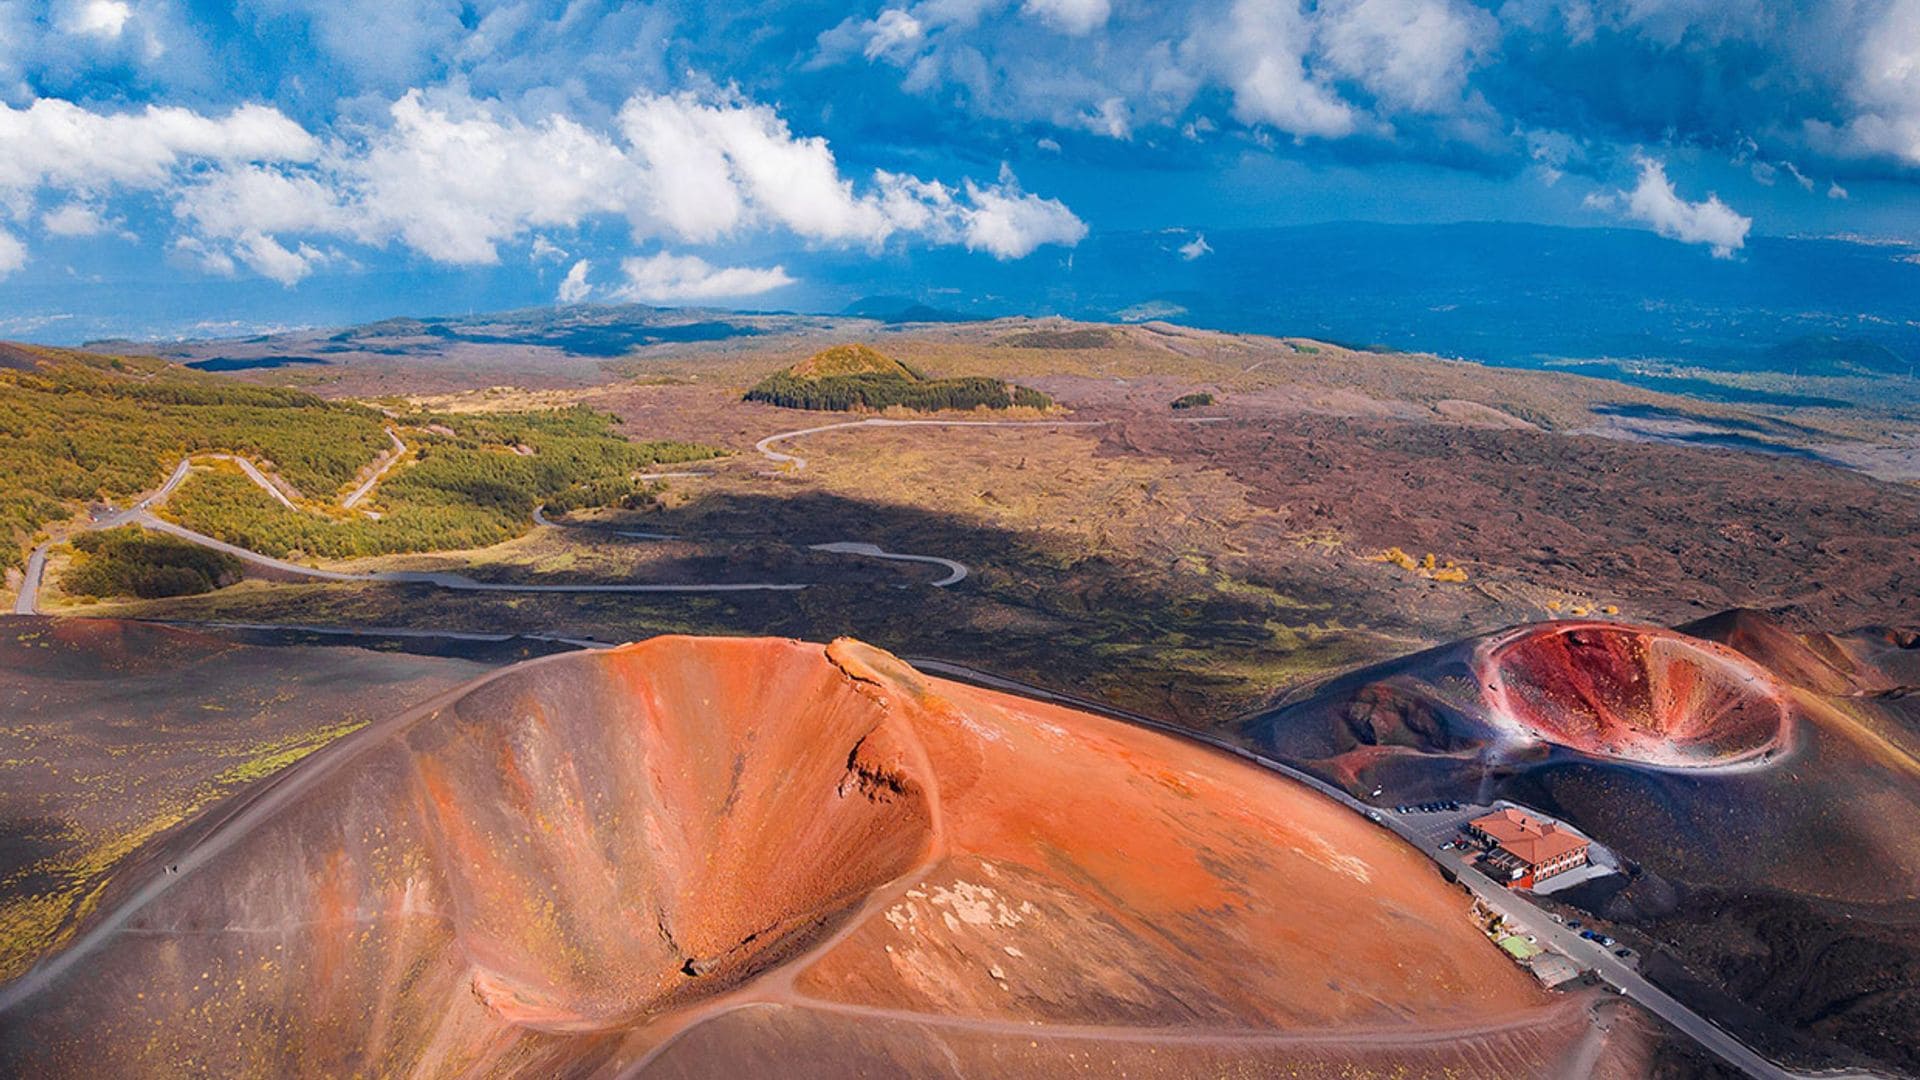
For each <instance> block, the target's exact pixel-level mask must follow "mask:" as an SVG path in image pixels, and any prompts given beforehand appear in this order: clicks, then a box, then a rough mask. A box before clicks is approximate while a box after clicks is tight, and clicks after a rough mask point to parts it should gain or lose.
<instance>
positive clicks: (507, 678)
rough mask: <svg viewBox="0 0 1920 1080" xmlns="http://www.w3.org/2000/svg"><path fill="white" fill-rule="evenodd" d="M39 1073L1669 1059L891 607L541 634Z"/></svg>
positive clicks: (248, 835)
mask: <svg viewBox="0 0 1920 1080" xmlns="http://www.w3.org/2000/svg"><path fill="white" fill-rule="evenodd" d="M224 813H225V815H226V817H225V820H224V821H223V822H222V824H221V825H220V826H219V827H217V828H215V829H213V830H212V831H210V832H207V833H205V834H203V836H202V839H201V840H200V841H198V843H197V845H196V846H194V847H192V848H189V849H186V850H181V851H179V852H176V853H172V854H171V855H170V856H169V860H170V863H171V864H172V865H177V867H178V870H177V872H171V871H163V872H162V873H161V874H160V875H159V876H158V877H156V878H155V879H154V880H153V881H151V882H148V883H146V885H145V886H144V887H143V888H140V889H137V890H135V891H134V892H133V899H132V900H131V901H130V902H129V903H127V904H125V905H122V906H121V907H119V908H117V909H115V910H113V911H110V912H107V913H105V914H103V915H102V916H101V917H100V918H99V920H98V921H97V922H96V923H95V924H94V925H93V926H92V928H91V929H90V930H88V931H86V932H85V933H83V934H82V936H81V937H80V939H79V943H78V944H77V945H76V946H75V947H74V948H72V949H69V950H68V951H67V952H66V953H64V954H61V955H60V956H58V957H56V958H55V959H54V961H52V962H51V963H50V964H49V965H45V966H43V967H41V968H40V969H37V970H36V971H35V972H33V973H30V974H29V975H27V976H25V977H23V978H22V979H20V980H17V981H16V982H15V983H13V984H10V985H9V986H5V987H0V1073H4V1074H8V1075H32V1076H43V1077H57V1076H74V1075H80V1076H86V1077H95V1076H103V1075H162V1074H165V1075H173V1074H181V1075H184V1074H189V1073H192V1074H199V1073H201V1072H211V1073H214V1074H221V1075H235V1074H246V1075H256V1074H258V1075H286V1074H307V1075H328V1076H345V1075H383V1076H394V1075H409V1076H455V1075H460V1076H465V1075H489V1076H494V1075H519V1076H539V1077H546V1076H557V1075H567V1076H594V1075H660V1076H678V1075H689V1076H716V1075H779V1076H832V1077H841V1076H853V1075H899V1074H912V1075H923V1074H929V1073H939V1074H943V1075H944V1074H952V1073H960V1074H964V1075H993V1076H1009V1075H1012V1076H1018V1075H1059V1074H1061V1073H1064V1072H1069V1071H1073V1072H1091V1073H1095V1074H1102V1075H1118V1074H1121V1073H1126V1074H1129V1075H1135V1076H1184V1075H1193V1074H1196V1073H1206V1074H1214V1073H1220V1072H1228V1071H1232V1072H1244V1073H1250V1074H1262V1075H1273V1074H1276V1073H1280V1072H1287V1073H1291V1074H1297V1075H1312V1076H1321V1075H1327V1076H1332V1075H1352V1074H1355V1073H1367V1074H1371V1073H1374V1072H1376V1071H1394V1072H1395V1073H1396V1074H1399V1073H1404V1074H1408V1075H1437V1074H1442V1073H1445V1074H1447V1075H1471V1076H1501V1077H1517V1076H1547V1075H1561V1074H1563V1073H1566V1072H1567V1071H1568V1070H1569V1069H1575V1068H1577V1069H1578V1070H1579V1071H1580V1072H1581V1074H1582V1075H1594V1074H1598V1075H1611V1076H1621V1077H1625V1076H1633V1075H1640V1074H1642V1073H1643V1072H1644V1070H1645V1068H1646V1066H1647V1064H1648V1062H1647V1059H1646V1056H1645V1052H1646V1042H1645V1039H1644V1038H1643V1037H1642V1036H1643V1034H1644V1030H1645V1029H1643V1028H1639V1027H1636V1026H1635V1025H1634V1024H1628V1025H1620V1026H1616V1027H1615V1028H1614V1030H1613V1031H1612V1033H1610V1034H1603V1033H1601V1032H1599V1031H1597V1030H1595V1029H1593V1028H1592V1027H1591V1026H1590V1022H1589V1019H1588V1012H1587V1005H1588V1004H1589V1003H1588V1001H1586V1000H1585V999H1583V998H1579V997H1573V998H1567V997H1555V996H1550V995H1548V994H1546V993H1545V992H1543V991H1541V990H1540V989H1539V988H1538V987H1537V986H1536V985H1534V983H1533V982H1532V981H1531V979H1530V978H1529V977H1528V976H1527V975H1525V974H1524V973H1523V972H1522V971H1521V970H1520V969H1519V968H1517V967H1516V966H1515V965H1513V964H1512V963H1510V962H1509V961H1508V960H1507V959H1506V958H1505V957H1504V956H1503V955H1501V954H1500V953H1499V952H1498V951H1497V950H1496V949H1494V948H1493V947H1492V946H1491V945H1489V944H1488V942H1487V941H1486V939H1485V938H1484V937H1482V936H1481V935H1480V934H1479V933H1478V932H1477V931H1476V930H1475V929H1474V928H1473V927H1472V926H1471V925H1470V923H1469V922H1468V920H1467V917H1466V910H1465V909H1466V903H1465V897H1464V895H1463V894H1462V893H1461V892H1460V891H1458V890H1457V889H1456V888H1454V887H1452V886H1449V885H1447V884H1446V883H1445V882H1443V881H1442V880H1441V878H1440V877H1439V876H1438V875H1437V874H1436V873H1435V871H1434V869H1433V867H1432V866H1431V865H1430V864H1429V863H1428V862H1427V861H1426V860H1425V859H1424V858H1423V857H1422V856H1421V855H1420V854H1419V853H1417V852H1415V851H1414V850H1413V849H1411V848H1410V847H1407V846H1406V845H1404V844H1403V843H1401V842H1400V841H1399V840H1397V839H1396V838H1394V837H1393V836H1392V835H1391V834H1389V833H1387V832H1385V831H1383V830H1380V829H1378V828H1376V827H1374V826H1373V825H1371V824H1369V823H1368V822H1366V821H1365V820H1363V819H1362V818H1360V817H1358V816H1357V815H1354V814H1352V813H1351V812H1349V811H1347V810H1346V809H1344V808H1342V807H1340V806H1338V805H1336V804H1334V803H1332V802H1330V801H1329V800H1326V799H1324V798H1322V797H1320V796H1319V795H1317V794H1314V793H1313V792H1311V791H1309V790H1307V789H1305V788H1303V787H1300V786H1298V785H1295V784H1293V783H1291V782H1288V781H1285V780H1282V779H1280V778H1277V777H1275V776H1273V775H1271V774H1269V773H1266V772H1264V771H1262V770H1258V769H1255V768H1253V767H1251V766H1248V765H1246V764H1243V763H1241V762H1239V761H1237V760H1235V759H1232V758H1229V757H1226V756H1224V755H1220V754H1216V753H1212V752H1210V751H1207V750H1205V749H1204V748H1201V747H1197V746H1195V745H1192V744H1189V743H1185V742H1181V741H1177V740H1173V739H1169V738H1167V737H1164V736H1160V735H1156V734H1153V733H1149V732H1145V731H1142V730H1139V729H1136V728H1132V727H1129V726H1126V725H1122V724H1119V723H1116V722H1112V721H1108V720H1104V719H1100V718H1097V717H1093V716H1088V715H1085V714H1081V713H1076V712H1072V711H1069V710H1066V709H1060V708H1055V707H1051V706H1046V705H1040V704H1036V703H1033V702H1029V701H1025V700H1021V699H1018V698H1013V697H1008V696H1005V695H1001V694H995V693H992V692H988V691H983V690H976V689H971V688H967V687H962V686H958V685H954V684H951V683H944V682H941V681H938V680H933V679H928V678H925V677H923V676H921V675H920V674H919V673H917V672H915V671H913V670H912V669H911V668H909V667H907V666H906V665H904V664H902V663H901V662H899V661H898V660H896V659H894V658H893V657H891V656H888V655H886V654H885V653H881V652H878V651H876V650H873V649H870V648H867V647H866V646H863V645H860V644H858V643H856V642H851V641H840V642H836V643H834V644H833V645H831V646H828V647H821V646H818V645H808V644H802V643H799V642H792V641H777V640H720V639H691V638H660V639H655V640H653V641H649V642H645V643H642V644H639V645H632V646H627V647H624V648H620V649H616V650H611V651H607V652H600V653H592V654H586V653H580V654H569V655H565V656H559V657H553V658H549V659H546V660H541V661H535V662H532V663H528V664H523V665H520V666H519V667H516V668H512V669H508V670H507V671H505V672H502V673H500V674H498V675H495V676H491V677H488V678H486V679H483V680H481V681H480V682H478V683H475V684H471V685H470V686H469V687H468V688H466V689H464V690H462V691H457V692H455V693H454V694H452V695H449V696H448V697H446V698H444V699H442V700H441V701H439V702H437V703H434V704H432V705H429V706H428V707H426V708H424V709H422V710H419V711H417V712H415V713H413V714H410V715H407V716H404V717H400V718H398V719H396V720H394V721H391V722H388V723H386V724H383V725H376V726H375V727H373V728H369V729H367V730H365V731H363V732H361V733H360V734H358V735H355V736H353V737H351V738H349V739H347V740H344V741H343V742H341V743H339V744H336V745H335V746H334V747H333V748H330V749H329V750H327V751H323V752H321V753H320V754H318V755H316V756H315V758H314V759H312V760H311V761H309V762H308V763H307V764H304V765H302V766H299V767H296V768H295V769H292V770H290V771H289V772H288V773H285V774H282V776H281V777H280V778H279V779H277V780H276V781H274V782H273V783H271V784H270V785H269V786H268V787H266V788H264V789H261V790H258V791H256V792H255V793H254V795H253V797H252V798H251V799H250V800H248V801H246V802H245V803H244V804H242V805H239V806H234V807H230V808H228V809H227V810H226V811H224Z"/></svg>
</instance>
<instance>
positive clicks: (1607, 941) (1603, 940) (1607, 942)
mask: <svg viewBox="0 0 1920 1080" xmlns="http://www.w3.org/2000/svg"><path fill="white" fill-rule="evenodd" d="M1593 940H1595V941H1597V942H1599V943H1600V944H1602V945H1604V946H1606V947H1607V948H1609V949H1611V948H1613V944H1614V942H1613V939H1612V938H1610V937H1608V936H1607V935H1605V934H1596V935H1594V938H1593Z"/></svg>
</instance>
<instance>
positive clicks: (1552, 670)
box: [1475, 621, 1790, 767]
mask: <svg viewBox="0 0 1920 1080" xmlns="http://www.w3.org/2000/svg"><path fill="white" fill-rule="evenodd" d="M1475 669H1476V671H1477V672H1478V674H1479V676H1480V684H1481V686H1482V688H1483V693H1484V694H1485V696H1486V699H1487V703H1488V705H1489V706H1490V708H1491V710H1492V714H1493V717H1494V719H1495V721H1496V722H1498V721H1501V720H1505V721H1508V722H1510V723H1512V724H1514V725H1517V726H1518V728H1519V729H1520V730H1521V731H1523V732H1525V733H1528V734H1531V735H1533V736H1535V737H1537V738H1540V739H1544V740H1546V741H1548V742H1551V743H1555V744H1557V745H1560V746H1565V747H1567V748H1569V749H1573V750H1578V751H1581V752H1583V753H1588V754H1595V755H1599V756H1603V757H1611V758H1620V759H1624V760H1627V761H1636V762H1641V763H1643V764H1649V765H1663V766H1669V767H1689V766H1694V767H1697V766H1707V765H1728V764H1733V763H1735V762H1740V761H1745V760H1748V759H1751V758H1756V757H1760V756H1764V755H1766V754H1767V753H1768V752H1769V751H1772V750H1774V749H1776V748H1778V747H1779V746H1780V745H1781V742H1782V740H1783V739H1784V737H1785V734H1786V730H1787V724H1788V720H1789V716H1790V712H1789V705H1788V703H1787V698H1786V691H1785V688H1784V687H1782V686H1781V685H1780V683H1779V682H1778V681H1777V680H1776V679H1775V678H1774V677H1773V676H1772V675H1771V674H1770V673H1768V672H1767V671H1766V670H1765V669H1763V668H1761V667H1759V666H1758V665H1756V664H1755V663H1753V662H1752V661H1751V660H1749V659H1747V658H1746V657H1745V656H1742V655H1740V654H1739V653H1737V652H1735V651H1733V650H1732V649H1729V648H1726V647H1725V646H1721V645H1717V644H1714V643H1712V642H1708V641H1702V640H1700V639H1698V638H1692V637H1688V636H1686V635H1684V634H1678V633H1675V632H1673V631H1671V630H1663V629H1658V628H1654V627H1646V626H1632V625H1628V624H1625V623H1610V622H1588V621H1577V622H1576V621H1567V622H1557V623H1547V624H1544V625H1539V626H1530V627H1523V628H1521V629H1520V630H1517V631H1514V632H1513V633H1510V634H1506V635H1502V636H1500V637H1496V638H1494V639H1492V640H1491V641H1489V642H1487V643H1486V644H1484V645H1482V646H1481V647H1480V649H1479V650H1478V654H1477V656H1476V657H1475Z"/></svg>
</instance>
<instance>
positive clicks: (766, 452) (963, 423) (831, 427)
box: [753, 418, 1107, 469]
mask: <svg viewBox="0 0 1920 1080" xmlns="http://www.w3.org/2000/svg"><path fill="white" fill-rule="evenodd" d="M1105 423H1107V421H1105V420H886V419H880V418H874V419H870V420H843V421H841V422H840V423H837V424H821V425H820V426H819V427H810V428H797V429H795V430H793V431H782V432H779V433H778V434H774V435H769V436H767V437H766V438H764V439H761V440H760V441H759V442H757V443H754V444H753V448H754V449H755V450H758V451H760V454H761V456H762V457H764V458H766V459H767V460H768V461H771V462H773V463H774V464H776V465H790V466H792V467H793V468H795V469H804V468H806V467H807V459H806V458H803V457H801V456H800V455H798V454H788V453H783V452H781V451H779V450H775V449H774V448H773V444H774V443H777V442H785V441H786V440H788V439H797V438H800V437H801V436H803V435H815V434H818V433H820V432H822V431H839V430H841V429H844V428H857V427H1002V428H1005V427H1046V428H1074V427H1099V426H1100V425H1102V424H1105Z"/></svg>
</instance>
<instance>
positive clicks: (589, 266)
mask: <svg viewBox="0 0 1920 1080" xmlns="http://www.w3.org/2000/svg"><path fill="white" fill-rule="evenodd" d="M592 271H593V263H592V262H590V261H588V260H586V259H581V260H580V261H579V262H577V263H574V264H573V266H572V267H571V268H569V269H568V270H567V276H566V277H564V278H561V279H560V290H559V292H557V293H555V294H554V299H555V300H556V301H558V302H559V303H562V304H581V303H585V302H586V299H587V297H589V296H591V295H593V286H592V285H591V284H589V283H588V282H587V275H588V274H589V273H591V272H592Z"/></svg>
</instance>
